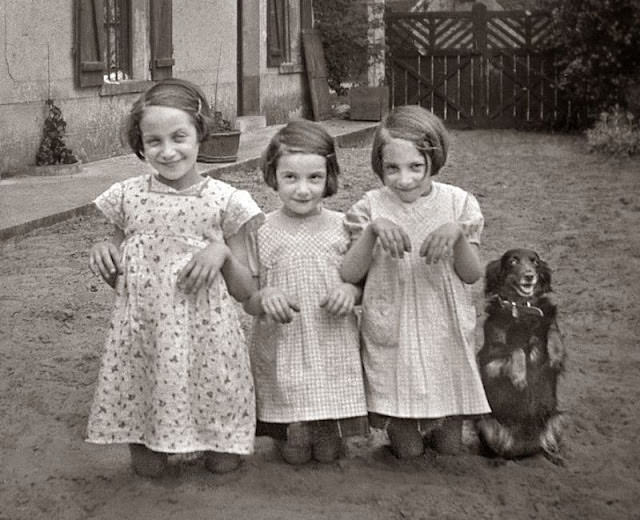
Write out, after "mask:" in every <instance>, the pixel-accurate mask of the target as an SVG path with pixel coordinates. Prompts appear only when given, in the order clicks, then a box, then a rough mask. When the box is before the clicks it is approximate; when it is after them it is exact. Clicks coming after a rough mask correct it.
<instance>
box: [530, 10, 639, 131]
mask: <svg viewBox="0 0 640 520" xmlns="http://www.w3.org/2000/svg"><path fill="white" fill-rule="evenodd" d="M543 6H544V7H545V8H547V9H550V10H551V13H552V19H553V21H552V24H551V34H552V38H551V40H552V43H551V47H552V49H553V51H554V54H555V56H556V64H557V65H558V66H559V67H560V73H561V81H560V88H561V89H562V90H563V91H564V94H565V96H567V97H568V98H569V99H570V100H571V101H572V102H573V104H574V107H576V108H577V109H578V110H576V113H577V114H578V113H581V112H583V113H584V111H587V112H588V114H587V116H588V117H587V118H584V119H582V120H579V119H578V120H575V121H573V122H571V121H570V122H568V123H569V125H570V126H578V127H582V128H584V127H585V126H587V125H589V124H591V123H592V122H593V120H594V119H595V118H596V117H597V114H598V113H600V112H602V111H603V110H606V109H607V108H608V107H612V106H614V105H616V104H620V105H621V106H623V107H625V108H626V105H625V103H626V97H625V92H626V91H627V89H628V86H629V84H630V83H631V82H632V81H633V78H634V75H637V74H638V73H639V72H640V52H638V42H640V2H639V1H638V0H545V1H544V2H543ZM572 123H573V124H572Z"/></svg>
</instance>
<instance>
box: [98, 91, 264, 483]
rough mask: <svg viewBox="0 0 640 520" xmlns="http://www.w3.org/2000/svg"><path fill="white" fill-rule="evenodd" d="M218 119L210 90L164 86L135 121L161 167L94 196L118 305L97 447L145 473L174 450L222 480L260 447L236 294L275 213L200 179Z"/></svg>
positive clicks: (102, 252)
mask: <svg viewBox="0 0 640 520" xmlns="http://www.w3.org/2000/svg"><path fill="white" fill-rule="evenodd" d="M208 125H209V109H208V106H207V101H206V98H205V96H204V94H203V93H202V91H201V90H200V89H199V88H198V87H196V86H195V85H193V84H192V83H189V82H187V81H184V80H179V79H169V80H164V81H161V82H159V83H157V84H156V85H154V86H153V87H151V88H150V89H149V90H148V91H146V92H145V93H144V94H142V95H141V96H140V98H139V99H138V100H137V101H136V102H135V103H134V105H133V108H132V109H131V113H130V115H129V118H128V121H127V135H128V140H129V144H130V145H131V148H132V150H133V151H134V152H135V154H136V155H137V156H138V157H139V158H140V159H142V160H144V161H146V162H147V163H148V165H149V166H150V167H151V169H152V173H148V172H146V171H145V172H141V175H139V176H137V177H133V178H130V179H127V180H125V181H123V182H118V183H116V184H114V185H113V186H111V187H110V188H109V189H108V190H107V191H105V192H104V193H103V194H101V195H100V196H98V198H97V199H96V200H95V204H96V206H97V207H98V209H99V210H100V211H101V212H102V213H103V214H104V215H105V217H106V218H107V220H109V222H111V223H112V224H113V226H114V232H113V237H112V239H111V240H108V241H106V242H101V243H98V244H96V245H94V246H93V248H92V249H91V253H90V258H89V266H90V268H91V270H92V271H93V272H94V273H96V274H97V275H99V276H101V277H102V278H103V279H104V280H105V282H107V283H108V284H109V285H111V286H112V287H113V288H114V289H115V298H114V309H113V313H112V316H111V327H110V329H109V333H108V337H107V341H106V346H105V349H104V355H103V357H102V364H101V368H100V375H99V377H98V383H97V385H96V390H95V394H94V400H93V404H92V406H91V411H90V414H89V423H88V427H87V440H88V441H89V442H93V443H98V444H112V443H123V444H127V445H128V446H129V451H130V454H131V462H132V466H133V469H134V471H135V472H136V473H137V474H139V475H142V476H146V477H158V476H160V475H162V474H163V473H164V471H165V469H166V468H167V465H168V456H169V455H170V454H176V453H190V452H199V451H203V452H204V462H205V465H206V467H207V469H209V470H210V471H212V472H215V473H224V472H227V471H231V470H234V469H236V468H237V467H238V466H239V464H240V456H241V455H246V454H249V453H252V451H253V442H254V437H255V399H254V389H253V378H252V376H251V370H250V367H249V353H248V349H247V345H246V342H245V339H244V335H243V332H242V328H241V324H240V320H239V316H238V314H237V309H236V306H235V304H234V303H233V300H232V298H231V297H233V298H235V299H236V300H237V301H239V302H242V301H244V300H246V299H247V298H249V297H250V295H251V294H252V293H253V291H254V290H255V287H254V281H253V278H252V276H251V273H250V271H249V270H248V267H247V264H248V260H247V244H248V237H249V233H250V231H251V230H252V229H254V228H255V227H258V226H259V225H260V223H261V222H262V220H263V218H264V215H263V214H262V212H261V211H260V209H259V208H258V206H257V205H256V203H255V202H254V201H253V199H252V198H251V196H250V195H249V193H248V192H246V191H242V190H238V189H236V188H233V187H232V186H230V185H228V184H226V183H224V182H221V181H218V180H215V179H212V178H210V177H203V176H201V175H200V174H199V172H198V171H197V168H196V161H197V157H198V151H199V149H200V142H201V141H202V139H203V138H204V137H205V136H206V135H207V132H208Z"/></svg>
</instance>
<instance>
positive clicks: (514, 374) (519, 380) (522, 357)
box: [508, 349, 527, 390]
mask: <svg viewBox="0 0 640 520" xmlns="http://www.w3.org/2000/svg"><path fill="white" fill-rule="evenodd" d="M508 375H509V379H510V380H511V383H512V384H513V386H515V387H516V388H517V389H518V390H522V389H523V388H525V387H526V386H527V356H526V354H525V353H524V350H522V349H517V350H515V351H513V353H512V354H511V359H510V360H509V370H508Z"/></svg>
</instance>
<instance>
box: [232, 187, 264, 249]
mask: <svg viewBox="0 0 640 520" xmlns="http://www.w3.org/2000/svg"><path fill="white" fill-rule="evenodd" d="M263 222H264V213H262V210H261V209H260V208H259V207H258V205H257V204H256V202H255V201H254V200H253V198H252V197H251V195H250V194H249V192H248V191H245V190H235V191H234V192H233V193H232V194H231V196H230V197H229V201H228V202H227V207H226V208H225V211H224V214H223V216H222V234H223V236H224V238H225V239H227V238H229V237H231V236H233V235H235V234H236V233H238V231H240V229H241V228H242V227H243V226H244V227H245V231H246V232H247V236H249V235H250V233H251V231H252V230H254V229H258V228H259V227H260V226H261V225H262V224H263Z"/></svg>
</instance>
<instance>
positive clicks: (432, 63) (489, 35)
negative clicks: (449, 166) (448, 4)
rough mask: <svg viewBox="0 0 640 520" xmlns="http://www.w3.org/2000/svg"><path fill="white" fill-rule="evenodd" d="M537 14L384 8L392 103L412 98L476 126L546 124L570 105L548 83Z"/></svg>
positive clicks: (545, 27) (543, 16)
mask: <svg viewBox="0 0 640 520" xmlns="http://www.w3.org/2000/svg"><path fill="white" fill-rule="evenodd" d="M549 21H550V17H549V14H548V13H546V12H544V11H534V12H528V13H527V12H525V11H487V10H486V8H485V7H484V6H483V5H482V4H475V5H474V7H473V9H472V11H470V12H469V11H459V12H446V11H437V12H397V11H390V12H387V14H386V16H385V23H386V30H387V57H388V60H387V79H388V81H389V82H390V85H389V86H390V90H391V99H392V103H393V104H394V105H398V104H406V103H409V102H416V103H419V104H421V105H422V106H425V107H426V108H428V109H430V110H432V111H433V112H434V113H436V114H437V115H439V116H440V117H442V118H443V119H445V121H448V122H464V123H466V124H472V125H473V126H476V127H483V126H519V125H529V124H534V125H540V126H541V125H553V124H557V122H558V121H559V120H561V118H562V117H565V115H566V113H567V111H568V110H570V107H568V105H567V104H566V102H564V101H563V100H562V97H561V96H560V93H559V90H558V88H557V86H556V81H557V78H556V71H555V69H554V67H553V61H552V60H553V57H552V56H551V55H550V54H548V53H546V52H543V51H542V48H543V44H544V43H545V42H546V40H547V39H548V34H549Z"/></svg>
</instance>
